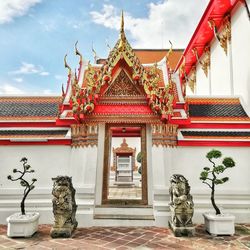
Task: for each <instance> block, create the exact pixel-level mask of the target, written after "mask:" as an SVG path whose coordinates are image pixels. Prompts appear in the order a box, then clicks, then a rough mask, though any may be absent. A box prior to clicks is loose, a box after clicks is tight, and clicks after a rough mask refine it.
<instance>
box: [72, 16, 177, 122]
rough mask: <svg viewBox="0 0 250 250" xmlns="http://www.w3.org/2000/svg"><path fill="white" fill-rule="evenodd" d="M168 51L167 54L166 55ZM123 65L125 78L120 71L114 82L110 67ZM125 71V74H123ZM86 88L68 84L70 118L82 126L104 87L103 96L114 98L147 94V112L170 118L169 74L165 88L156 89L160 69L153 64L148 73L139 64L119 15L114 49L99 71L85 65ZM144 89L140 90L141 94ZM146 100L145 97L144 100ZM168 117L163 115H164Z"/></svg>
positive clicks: (172, 101)
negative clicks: (126, 68) (126, 69)
mask: <svg viewBox="0 0 250 250" xmlns="http://www.w3.org/2000/svg"><path fill="white" fill-rule="evenodd" d="M171 50H172V44H171V49H170V51H169V53H168V54H167V57H168V56H169V55H170V53H171ZM120 61H121V62H122V63H123V62H124V61H125V62H126V64H127V66H128V67H129V69H128V72H129V76H128V75H126V73H125V72H124V71H122V72H121V73H120V75H118V77H117V79H112V76H113V74H115V72H113V69H114V67H115V66H116V65H117V63H118V62H120ZM126 72H127V71H126ZM85 77H86V82H87V86H86V87H84V88H80V87H79V85H78V79H77V76H76V75H75V80H74V81H73V82H72V95H71V100H70V101H71V102H70V104H71V107H72V111H73V113H74V118H75V119H76V120H77V121H78V122H79V123H82V122H83V121H86V118H87V116H89V115H90V114H91V113H92V112H93V111H94V107H95V103H96V100H97V99H98V98H99V94H100V90H101V87H102V86H104V87H103V88H105V87H107V89H106V92H107V95H109V96H112V97H115V96H118V97H123V96H126V95H130V96H136V95H138V96H141V95H145V93H146V94H147V100H148V102H149V105H150V107H151V109H152V110H153V111H154V112H155V114H157V115H161V116H164V119H170V118H171V116H172V115H173V110H172V109H173V103H174V91H173V84H174V83H173V82H172V79H171V75H170V74H169V85H168V86H166V87H165V88H159V80H160V70H159V69H158V67H157V64H155V65H154V66H153V67H151V69H150V70H149V71H148V70H146V69H145V68H144V67H143V65H142V64H141V63H140V60H139V59H138V57H137V56H136V55H135V53H134V51H133V49H132V48H131V46H130V44H129V43H128V41H127V39H126V36H125V32H124V18H123V13H122V18H121V30H120V38H119V40H118V41H117V43H116V45H115V47H114V48H113V49H112V50H111V51H110V53H109V56H108V59H107V61H106V63H104V65H103V66H102V67H101V69H100V70H97V69H94V68H93V67H92V66H91V64H90V63H89V65H88V69H87V71H86V76H85ZM143 89H144V91H145V92H144V91H143ZM145 100H146V98H145ZM166 114H167V115H168V116H165V115H166Z"/></svg>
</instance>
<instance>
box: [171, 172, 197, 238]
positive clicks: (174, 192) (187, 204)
mask: <svg viewBox="0 0 250 250" xmlns="http://www.w3.org/2000/svg"><path fill="white" fill-rule="evenodd" d="M169 194H170V203H169V205H170V211H171V221H169V226H170V227H171V229H172V230H173V231H174V233H175V235H176V236H182V235H194V227H193V223H192V217H193V213H194V203H193V197H192V195H191V194H190V186H189V184H188V181H187V179H186V178H185V177H184V176H183V175H180V174H174V175H173V176H172V177H171V178H170V188H169Z"/></svg>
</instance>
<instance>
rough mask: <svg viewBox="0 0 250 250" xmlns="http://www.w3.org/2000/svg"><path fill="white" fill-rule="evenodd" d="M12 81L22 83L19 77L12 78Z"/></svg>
mask: <svg viewBox="0 0 250 250" xmlns="http://www.w3.org/2000/svg"><path fill="white" fill-rule="evenodd" d="M13 80H14V81H16V82H23V78H21V77H17V78H14V79H13Z"/></svg>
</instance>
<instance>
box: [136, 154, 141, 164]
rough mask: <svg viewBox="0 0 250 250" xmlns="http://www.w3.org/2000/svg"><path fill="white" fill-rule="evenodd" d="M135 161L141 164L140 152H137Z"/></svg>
mask: <svg viewBox="0 0 250 250" xmlns="http://www.w3.org/2000/svg"><path fill="white" fill-rule="evenodd" d="M136 160H137V162H139V163H141V161H142V154H141V152H139V153H138V154H137V156H136Z"/></svg>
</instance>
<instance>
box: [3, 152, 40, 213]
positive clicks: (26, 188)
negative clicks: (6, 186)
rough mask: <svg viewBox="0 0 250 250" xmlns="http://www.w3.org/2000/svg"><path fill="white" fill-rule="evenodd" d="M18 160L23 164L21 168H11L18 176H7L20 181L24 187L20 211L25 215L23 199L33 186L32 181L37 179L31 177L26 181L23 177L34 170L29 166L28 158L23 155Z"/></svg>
mask: <svg viewBox="0 0 250 250" xmlns="http://www.w3.org/2000/svg"><path fill="white" fill-rule="evenodd" d="M20 162H22V164H23V169H22V170H19V169H16V168H14V169H13V173H18V174H19V177H17V178H14V177H13V176H11V175H8V177H7V178H8V179H9V180H11V181H20V184H21V186H22V187H24V191H23V198H22V201H21V213H22V215H25V200H26V198H27V196H28V194H29V193H30V191H31V190H32V189H34V188H35V186H34V183H35V182H36V181H37V179H35V178H33V179H32V180H31V182H28V181H27V180H26V179H24V177H25V175H26V174H28V173H34V172H35V170H33V169H31V166H30V165H28V164H27V162H28V159H27V158H26V157H23V158H22V159H21V161H20Z"/></svg>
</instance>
